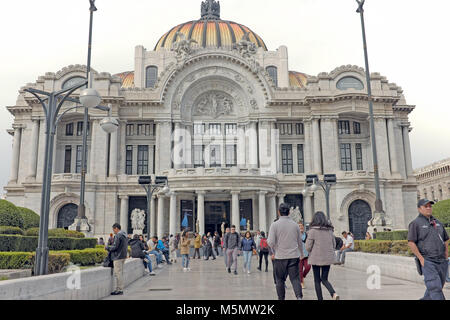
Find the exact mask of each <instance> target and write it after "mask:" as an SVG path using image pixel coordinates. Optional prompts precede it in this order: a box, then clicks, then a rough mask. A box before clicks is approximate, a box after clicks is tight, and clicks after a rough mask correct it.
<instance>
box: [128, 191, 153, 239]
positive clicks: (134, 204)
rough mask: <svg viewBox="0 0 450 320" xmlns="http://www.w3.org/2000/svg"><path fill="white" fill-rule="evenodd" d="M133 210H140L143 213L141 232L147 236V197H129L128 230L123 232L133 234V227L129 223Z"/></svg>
mask: <svg viewBox="0 0 450 320" xmlns="http://www.w3.org/2000/svg"><path fill="white" fill-rule="evenodd" d="M134 209H141V210H144V211H145V222H144V223H145V228H144V230H143V231H142V232H143V233H144V234H147V221H148V220H147V219H148V216H147V215H148V211H147V197H130V199H129V200H128V230H125V231H126V232H127V233H128V234H132V233H133V226H132V223H131V213H132V212H133V210H134Z"/></svg>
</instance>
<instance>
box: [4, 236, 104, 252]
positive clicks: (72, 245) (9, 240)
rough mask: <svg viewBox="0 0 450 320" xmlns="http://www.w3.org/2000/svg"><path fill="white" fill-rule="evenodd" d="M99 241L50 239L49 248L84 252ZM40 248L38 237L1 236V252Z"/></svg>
mask: <svg viewBox="0 0 450 320" xmlns="http://www.w3.org/2000/svg"><path fill="white" fill-rule="evenodd" d="M96 244H97V239H95V238H83V239H78V238H67V237H66V238H64V237H61V238H58V237H49V238H48V248H49V249H50V250H75V249H78V250H83V249H86V248H95V245H96ZM37 246H38V237H27V236H20V235H2V234H0V251H22V252H33V251H36V248H37Z"/></svg>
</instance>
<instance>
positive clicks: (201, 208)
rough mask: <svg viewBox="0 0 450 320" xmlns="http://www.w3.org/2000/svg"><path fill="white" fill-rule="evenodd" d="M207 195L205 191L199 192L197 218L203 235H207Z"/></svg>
mask: <svg viewBox="0 0 450 320" xmlns="http://www.w3.org/2000/svg"><path fill="white" fill-rule="evenodd" d="M205 194H206V192H205V191H197V195H198V197H197V217H198V224H199V228H200V230H199V231H200V232H199V233H200V234H201V235H203V234H204V233H205ZM195 223H196V221H194V224H195Z"/></svg>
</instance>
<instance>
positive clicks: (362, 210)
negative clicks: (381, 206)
mask: <svg viewBox="0 0 450 320" xmlns="http://www.w3.org/2000/svg"><path fill="white" fill-rule="evenodd" d="M370 219H372V210H371V209H370V206H369V204H368V203H367V202H365V201H363V200H356V201H354V202H353V203H352V204H351V205H350V207H349V208H348V222H349V228H350V232H351V233H353V235H354V236H355V240H364V239H365V238H366V232H367V223H368V222H369V220H370Z"/></svg>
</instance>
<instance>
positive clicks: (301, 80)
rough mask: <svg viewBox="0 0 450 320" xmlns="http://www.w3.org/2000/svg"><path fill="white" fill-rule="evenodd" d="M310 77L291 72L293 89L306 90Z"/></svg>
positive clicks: (290, 82) (290, 78)
mask: <svg viewBox="0 0 450 320" xmlns="http://www.w3.org/2000/svg"><path fill="white" fill-rule="evenodd" d="M308 77H309V76H308V75H306V74H304V73H301V72H297V71H289V85H290V86H291V87H298V88H306V81H307V80H308Z"/></svg>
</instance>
